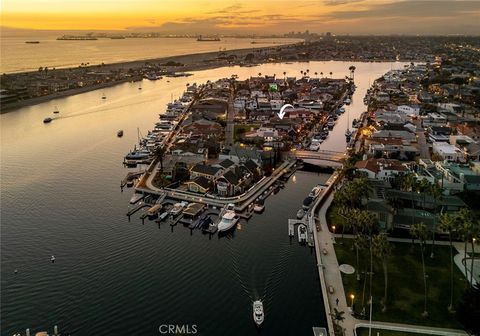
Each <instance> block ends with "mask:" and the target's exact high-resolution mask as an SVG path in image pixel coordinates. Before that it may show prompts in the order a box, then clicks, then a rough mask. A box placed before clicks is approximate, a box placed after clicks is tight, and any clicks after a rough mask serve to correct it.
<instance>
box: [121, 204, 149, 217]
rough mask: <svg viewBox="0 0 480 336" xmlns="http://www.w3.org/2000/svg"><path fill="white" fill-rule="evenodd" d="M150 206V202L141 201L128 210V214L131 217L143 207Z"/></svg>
mask: <svg viewBox="0 0 480 336" xmlns="http://www.w3.org/2000/svg"><path fill="white" fill-rule="evenodd" d="M148 206H150V205H149V204H145V203H140V204H138V205H137V206H135V207H134V208H132V209H130V210H128V212H127V216H128V217H130V216H131V215H133V214H134V213H135V212H137V211H138V210H140V209H142V208H145V207H148Z"/></svg>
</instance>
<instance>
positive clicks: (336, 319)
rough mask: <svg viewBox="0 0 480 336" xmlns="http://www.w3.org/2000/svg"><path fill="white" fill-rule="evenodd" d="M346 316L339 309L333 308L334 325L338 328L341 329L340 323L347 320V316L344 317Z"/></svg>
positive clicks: (331, 314)
mask: <svg viewBox="0 0 480 336" xmlns="http://www.w3.org/2000/svg"><path fill="white" fill-rule="evenodd" d="M344 314H345V312H344V311H339V310H338V309H337V308H333V312H331V313H330V316H331V317H332V320H333V323H334V324H335V326H336V327H337V328H340V322H343V321H344V320H345V316H343V315H344Z"/></svg>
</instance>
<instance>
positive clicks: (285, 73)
mask: <svg viewBox="0 0 480 336" xmlns="http://www.w3.org/2000/svg"><path fill="white" fill-rule="evenodd" d="M285 76H287V72H286V71H284V72H283V79H284V80H285V79H286V78H285Z"/></svg>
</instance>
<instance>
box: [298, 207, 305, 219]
mask: <svg viewBox="0 0 480 336" xmlns="http://www.w3.org/2000/svg"><path fill="white" fill-rule="evenodd" d="M303 216H305V210H303V209H300V210H298V211H297V218H298V219H302V218H303Z"/></svg>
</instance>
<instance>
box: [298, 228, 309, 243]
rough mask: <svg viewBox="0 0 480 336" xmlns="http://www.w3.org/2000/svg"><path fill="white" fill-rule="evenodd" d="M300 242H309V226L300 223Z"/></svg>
mask: <svg viewBox="0 0 480 336" xmlns="http://www.w3.org/2000/svg"><path fill="white" fill-rule="evenodd" d="M298 242H299V243H301V244H304V243H306V242H307V226H306V225H305V224H299V225H298Z"/></svg>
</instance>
